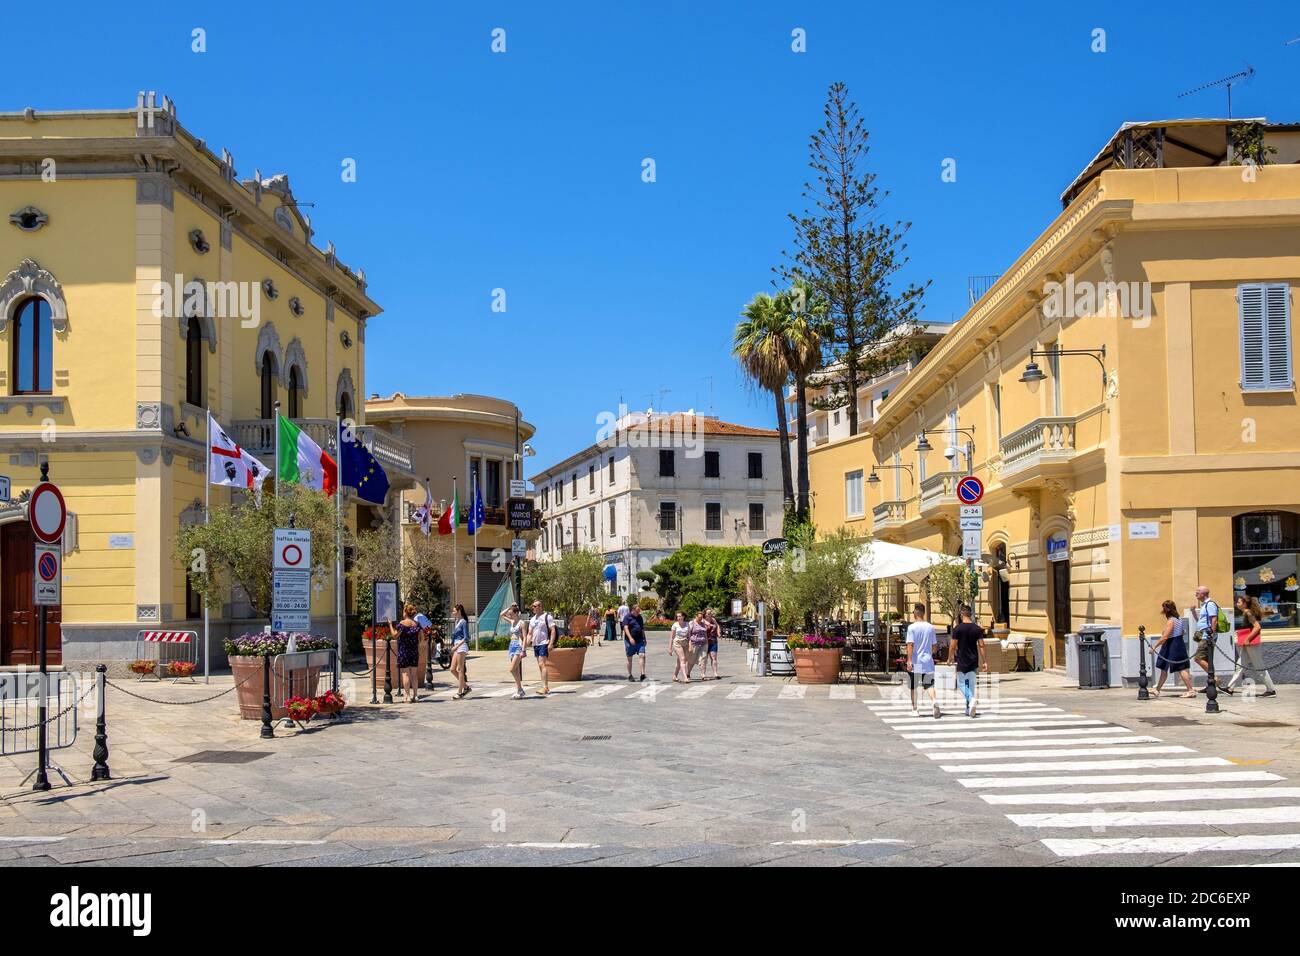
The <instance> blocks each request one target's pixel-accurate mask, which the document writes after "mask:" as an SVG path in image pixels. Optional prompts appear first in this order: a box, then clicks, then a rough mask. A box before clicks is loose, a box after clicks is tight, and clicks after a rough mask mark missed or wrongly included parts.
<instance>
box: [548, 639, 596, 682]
mask: <svg viewBox="0 0 1300 956" xmlns="http://www.w3.org/2000/svg"><path fill="white" fill-rule="evenodd" d="M586 659H587V649H586V648H585V647H555V648H552V649H551V653H550V655H549V656H547V658H546V673H547V676H548V677H549V678H550V679H551V680H553V681H559V682H563V681H575V680H582V663H583V661H585V660H586Z"/></svg>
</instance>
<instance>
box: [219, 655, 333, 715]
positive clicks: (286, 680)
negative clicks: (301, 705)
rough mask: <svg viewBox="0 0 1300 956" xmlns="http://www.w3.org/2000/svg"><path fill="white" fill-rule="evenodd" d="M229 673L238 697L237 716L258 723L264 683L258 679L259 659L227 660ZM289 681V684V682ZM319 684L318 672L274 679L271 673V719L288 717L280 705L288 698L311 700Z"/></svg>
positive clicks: (316, 669)
mask: <svg viewBox="0 0 1300 956" xmlns="http://www.w3.org/2000/svg"><path fill="white" fill-rule="evenodd" d="M229 660H230V672H231V673H232V674H233V675H234V678H235V683H236V684H238V685H239V686H238V689H237V690H236V691H235V693H236V694H238V695H239V716H240V717H242V718H243V719H244V720H261V719H262V693H263V684H264V683H265V679H264V677H263V675H262V667H263V665H262V658H260V657H230V658H229ZM290 678H292V681H291V680H290ZM319 683H320V668H319V667H308V668H305V669H303V670H297V671H294V672H293V673H292V674H284V675H281V676H279V677H277V676H276V674H275V671H274V670H272V671H271V719H272V720H280V719H281V718H283V717H285V716H287V715H288V711H286V710H285V709H284V702H285V701H286V700H288V699H289V698H290V697H315V696H316V692H317V685H318V684H319Z"/></svg>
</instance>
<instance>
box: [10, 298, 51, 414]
mask: <svg viewBox="0 0 1300 956" xmlns="http://www.w3.org/2000/svg"><path fill="white" fill-rule="evenodd" d="M12 364H13V386H14V394H15V395H48V394H49V392H50V384H51V382H52V381H53V379H54V373H53V368H54V326H53V325H52V324H51V322H50V304H49V303H48V302H46V301H45V300H44V299H41V298H31V299H26V300H24V301H23V302H20V303H19V304H18V308H17V310H16V311H15V312H14V337H13V363H12Z"/></svg>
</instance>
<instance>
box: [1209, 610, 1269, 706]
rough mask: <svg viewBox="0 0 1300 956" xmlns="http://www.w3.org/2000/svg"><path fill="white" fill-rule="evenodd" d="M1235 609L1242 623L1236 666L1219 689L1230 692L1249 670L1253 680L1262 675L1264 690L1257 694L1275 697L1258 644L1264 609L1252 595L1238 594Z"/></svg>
mask: <svg viewBox="0 0 1300 956" xmlns="http://www.w3.org/2000/svg"><path fill="white" fill-rule="evenodd" d="M1237 611H1238V613H1240V614H1241V623H1242V626H1241V627H1239V628H1238V629H1237V668H1236V670H1235V671H1233V674H1232V680H1230V681H1228V686H1226V687H1223V688H1221V689H1222V691H1223V692H1224V693H1225V694H1232V693H1233V688H1234V687H1236V686H1237V684H1239V683H1240V682H1241V679H1242V678H1243V677H1245V676H1246V672H1247V671H1250V674H1251V678H1252V679H1254V680H1258V679H1259V677H1258V675H1260V674H1263V675H1264V687H1265V690H1264V693H1262V694H1260V695H1259V696H1260V697H1276V696H1277V688H1275V687H1274V686H1273V678H1272V676H1271V675H1270V674H1269V672H1268V671H1267V670H1266V669H1265V668H1264V654H1263V652H1262V651H1261V650H1260V646H1259V633H1260V629H1261V625H1260V622H1261V621H1262V620H1264V609H1263V608H1261V607H1260V606H1259V601H1257V600H1256V599H1255V598H1254V597H1253V596H1251V595H1249V594H1239V595H1237Z"/></svg>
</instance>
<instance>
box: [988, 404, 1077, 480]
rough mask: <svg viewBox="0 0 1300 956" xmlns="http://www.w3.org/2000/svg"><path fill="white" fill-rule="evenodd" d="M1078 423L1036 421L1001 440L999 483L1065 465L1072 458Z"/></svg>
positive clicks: (1067, 419)
mask: <svg viewBox="0 0 1300 956" xmlns="http://www.w3.org/2000/svg"><path fill="white" fill-rule="evenodd" d="M1077 421H1078V419H1076V418H1074V417H1063V416H1055V417H1050V418H1036V419H1034V420H1033V421H1032V422H1030V423H1029V424H1028V425H1026V426H1025V427H1024V428H1020V429H1017V430H1016V431H1014V432H1012V433H1011V434H1010V435H1008V436H1007V437H1006V438H1003V439H1002V441H1001V443H1000V446H1001V451H1002V472H1001V478H1002V480H1003V481H1005V480H1006V479H1008V478H1010V477H1013V476H1015V475H1019V474H1022V473H1024V472H1027V471H1031V470H1033V469H1037V468H1041V467H1042V466H1044V465H1049V466H1050V465H1058V464H1068V463H1069V461H1070V459H1072V458H1073V457H1074V452H1075V445H1074V433H1075V425H1076V423H1077Z"/></svg>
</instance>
